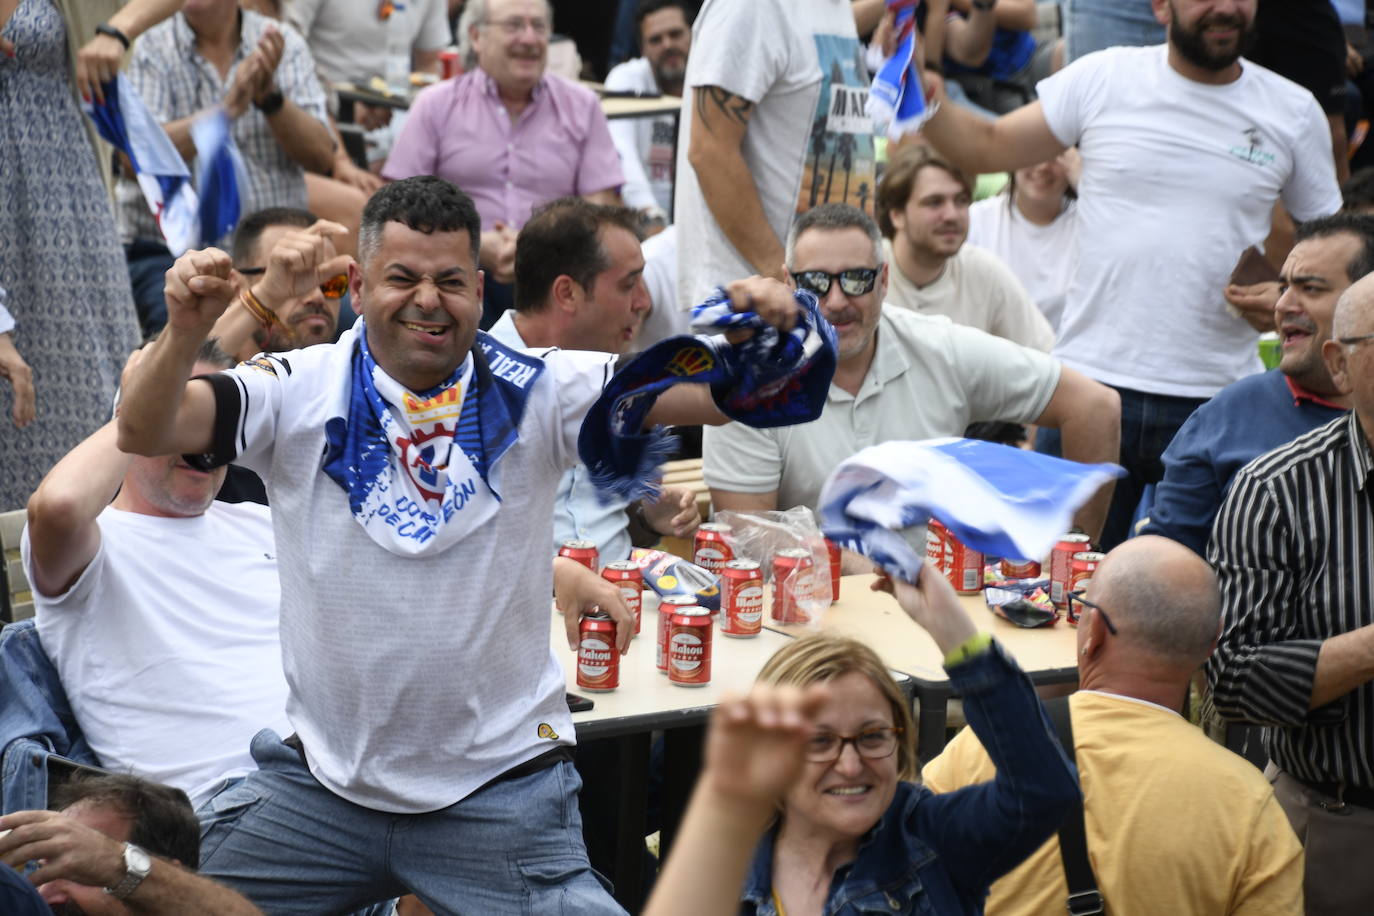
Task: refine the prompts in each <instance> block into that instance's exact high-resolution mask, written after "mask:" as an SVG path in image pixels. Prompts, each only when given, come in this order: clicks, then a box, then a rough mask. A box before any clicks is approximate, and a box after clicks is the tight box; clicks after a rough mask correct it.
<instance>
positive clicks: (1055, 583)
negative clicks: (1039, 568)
mask: <svg viewBox="0 0 1374 916" xmlns="http://www.w3.org/2000/svg"><path fill="white" fill-rule="evenodd" d="M1090 546H1091V542H1090V541H1089V540H1088V536H1087V535H1086V534H1066V535H1064V536H1063V537H1061V538H1060V539H1059V541H1058V543H1056V544H1055V545H1054V552H1053V553H1051V554H1050V600H1051V601H1053V602H1054V606H1055V607H1057V608H1060V609H1061V610H1062V609H1064V608H1067V607H1068V602H1069V599H1068V598H1066V597H1065V595H1066V593H1067V592H1068V590H1069V575H1070V574H1071V573H1072V572H1073V570H1072V569H1071V568H1070V567H1071V566H1072V565H1073V555H1074V554H1076V553H1082V552H1083V551H1085V550H1088V549H1089V548H1090Z"/></svg>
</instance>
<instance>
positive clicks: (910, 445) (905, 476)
mask: <svg viewBox="0 0 1374 916" xmlns="http://www.w3.org/2000/svg"><path fill="white" fill-rule="evenodd" d="M1124 474H1125V471H1124V470H1122V469H1121V468H1120V467H1118V466H1117V465H1115V464H1079V463H1077V462H1074V461H1065V460H1064V459H1062V458H1053V457H1051V456H1049V455H1041V454H1039V453H1037V452H1029V451H1026V450H1024V449H1018V448H1010V447H1009V446H1005V445H997V444H995V443H992V442H983V441H980V440H976V439H927V440H925V441H922V442H884V443H883V444H882V445H874V446H870V447H869V448H866V449H864V450H863V451H861V452H859V453H858V454H857V455H855V456H853V457H852V458H850V459H848V460H847V461H845V462H843V463H842V464H840V466H839V467H837V468H836V469H835V470H834V471H833V472H832V473H831V474H830V477H829V479H828V480H826V482H825V486H824V487H823V488H822V489H821V498H820V512H819V513H818V514H819V516H820V523H821V530H822V531H824V532H825V536H826V537H828V538H830V539H831V540H832V541H834V542H835V543H837V544H839V545H840V546H841V547H846V548H848V549H850V550H854V551H857V552H859V553H861V554H863V555H864V556H866V557H868V558H869V559H871V560H873V561H874V562H875V563H877V564H878V565H880V566H882V567H883V568H884V569H886V570H887V571H888V572H890V573H893V574H894V575H897V576H900V577H901V578H903V579H905V580H906V581H908V582H915V581H916V577H917V576H918V575H919V573H920V570H921V565H922V563H923V562H924V560H925V548H924V545H925V539H924V534H922V536H921V537H920V538H918V539H917V543H916V544H912V543H910V542H909V540H908V539H907V538H906V537H904V536H903V535H902V533H901V532H902V531H903V529H910V528H915V527H917V526H924V525H925V524H926V522H928V521H929V520H930V519H931V517H932V516H934V517H935V518H938V519H939V520H940V521H941V522H943V523H944V524H945V526H946V527H948V528H949V530H950V531H951V532H953V533H954V535H955V537H957V538H958V539H959V540H960V541H961V542H963V543H964V544H965V545H967V546H969V547H972V548H973V549H974V550H979V551H982V552H983V553H985V554H990V555H993V556H999V557H1042V556H1045V555H1046V554H1048V553H1049V552H1050V550H1051V549H1052V548H1053V547H1054V543H1055V541H1056V540H1058V538H1059V536H1060V535H1061V534H1063V533H1064V532H1065V531H1068V530H1069V526H1070V523H1071V520H1072V518H1073V514H1074V512H1076V511H1078V508H1079V507H1080V506H1082V505H1083V504H1084V503H1085V502H1087V501H1088V500H1089V499H1091V498H1092V496H1093V494H1095V493H1096V492H1097V490H1098V488H1099V487H1101V486H1102V485H1103V484H1105V483H1107V482H1108V481H1111V480H1112V479H1114V478H1116V477H1120V476H1123V475H1124Z"/></svg>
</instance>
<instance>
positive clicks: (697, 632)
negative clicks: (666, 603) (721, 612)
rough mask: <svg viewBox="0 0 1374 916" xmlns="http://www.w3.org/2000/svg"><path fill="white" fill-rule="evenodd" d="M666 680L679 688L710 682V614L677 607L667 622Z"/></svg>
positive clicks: (704, 610)
mask: <svg viewBox="0 0 1374 916" xmlns="http://www.w3.org/2000/svg"><path fill="white" fill-rule="evenodd" d="M668 681H669V682H670V683H673V684H677V685H678V686H679V687H704V686H706V685H707V684H709V683H711V612H710V611H708V610H706V608H704V607H679V608H677V609H676V610H674V611H673V616H672V619H671V620H670V621H669V622H668Z"/></svg>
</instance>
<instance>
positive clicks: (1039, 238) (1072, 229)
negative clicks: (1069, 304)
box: [965, 194, 1078, 328]
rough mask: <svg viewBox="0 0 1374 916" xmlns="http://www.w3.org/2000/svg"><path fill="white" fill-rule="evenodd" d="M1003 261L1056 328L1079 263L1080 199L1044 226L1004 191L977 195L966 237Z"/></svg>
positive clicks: (970, 212)
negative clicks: (1028, 215) (1038, 223)
mask: <svg viewBox="0 0 1374 916" xmlns="http://www.w3.org/2000/svg"><path fill="white" fill-rule="evenodd" d="M968 245H973V246H974V247H976V248H982V249H983V250H985V251H988V252H990V253H992V254H994V255H996V256H997V258H998V260H1000V261H1001V262H1002V263H1003V264H1005V265H1007V269H1009V270H1010V271H1011V272H1012V274H1014V275H1015V276H1016V279H1017V280H1020V281H1021V285H1022V286H1024V287H1025V288H1026V292H1027V293H1029V294H1030V297H1031V301H1032V302H1034V303H1035V307H1036V308H1038V309H1039V310H1040V314H1042V315H1044V316H1045V320H1046V321H1048V322H1049V323H1050V327H1051V328H1058V327H1059V316H1060V315H1061V314H1062V313H1063V311H1064V296H1065V295H1066V294H1067V293H1068V290H1069V283H1070V281H1072V279H1073V272H1074V269H1075V268H1076V267H1077V266H1078V202H1077V201H1074V200H1070V201H1066V202H1065V204H1064V209H1063V210H1061V211H1060V212H1059V215H1058V216H1057V217H1055V218H1054V221H1053V222H1052V223H1050V224H1049V225H1047V226H1040V225H1037V224H1035V223H1033V222H1031V221H1030V220H1028V219H1026V217H1025V215H1024V214H1022V213H1021V211H1020V210H1019V209H1017V207H1016V204H1015V203H1013V202H1012V200H1011V198H1010V197H1008V196H1007V195H1004V194H999V195H997V196H996V197H989V198H987V199H986V200H980V201H978V202H977V203H975V204H974V205H973V206H971V207H969V210H968V242H967V244H966V245H965V247H967V246H968Z"/></svg>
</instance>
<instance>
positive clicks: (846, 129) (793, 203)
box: [674, 0, 875, 307]
mask: <svg viewBox="0 0 1374 916" xmlns="http://www.w3.org/2000/svg"><path fill="white" fill-rule="evenodd" d="M760 36H767V40H766V41H763V40H760ZM698 86H718V87H720V88H721V89H724V90H726V91H727V92H730V93H732V94H734V95H737V96H739V97H740V98H743V99H748V100H749V101H750V102H752V103H754V109H753V112H752V114H751V116H750V118H749V123H748V129H747V131H746V133H745V135H744V142H743V145H742V147H741V151H742V153H743V155H744V161H745V163H746V164H747V165H748V166H749V172H750V174H751V175H752V176H753V178H754V183H755V185H756V186H757V188H758V192H759V197H760V199H761V201H762V203H763V212H764V216H765V217H766V218H767V220H768V225H769V226H770V227H771V228H772V230H773V232H774V233H775V234H776V235H777V237H778V239H779V240H780V241H781V240H785V238H786V235H787V230H788V227H789V225H790V224H791V222H792V218H793V216H794V215H796V214H797V213H803V212H805V211H807V210H809V209H811V208H812V207H814V206H816V205H817V204H823V203H826V202H829V201H843V202H846V203H850V204H853V205H855V206H857V207H860V208H862V209H864V210H867V211H869V212H870V213H871V212H872V209H873V191H874V184H875V180H874V176H875V170H874V153H873V126H872V122H871V121H870V119H869V117H868V115H867V114H865V112H864V107H865V105H866V103H867V100H868V76H867V70H865V69H864V66H863V52H862V49H861V47H860V45H859V39H858V36H857V34H856V33H855V30H854V16H853V12H852V11H851V9H850V5H849V3H848V2H847V0H801V2H787V0H751V2H749V3H740V2H737V0H706V3H705V5H703V6H702V9H701V13H700V14H699V15H698V16H697V20H696V25H695V26H694V27H693V36H692V55H691V58H690V59H689V60H688V63H687V77H686V88H685V89H684V95H685V96H686V98H685V99H684V100H683V116H682V124H681V128H680V134H679V140H678V163H677V179H678V184H677V197H676V209H675V211H674V220H675V221H676V222H677V223H678V224H679V225H680V226H682V233H681V245H682V250H681V257H680V258H679V267H678V291H679V294H680V296H679V298H680V301H681V303H682V304H683V306H684V307H690V306H691V305H693V304H696V303H698V302H700V301H701V300H702V299H703V298H704V297H705V295H706V294H707V293H709V292H710V291H711V289H712V288H713V287H715V286H718V285H721V284H724V283H729V282H730V281H732V280H737V279H739V278H741V277H747V276H750V275H751V274H753V273H755V270H754V268H753V267H751V266H750V265H749V263H748V262H747V261H746V260H745V259H744V258H743V257H741V255H740V253H739V252H738V251H736V250H735V247H734V246H733V245H731V244H730V242H729V240H728V239H726V237H725V235H724V234H723V233H722V232H721V230H720V227H719V226H718V225H717V224H716V221H715V218H714V217H713V216H712V215H711V210H710V208H708V207H707V205H706V200H705V198H704V197H703V196H702V192H701V184H700V182H699V181H698V180H697V175H696V171H695V169H693V168H692V166H691V164H690V163H689V162H688V161H687V151H688V149H689V148H690V146H691V116H692V105H693V104H694V101H693V98H692V96H693V91H694V90H695V89H696V87H698ZM708 104H709V103H708Z"/></svg>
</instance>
